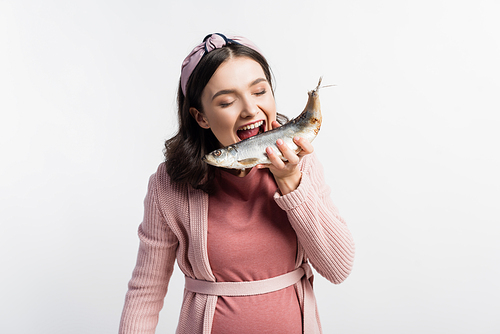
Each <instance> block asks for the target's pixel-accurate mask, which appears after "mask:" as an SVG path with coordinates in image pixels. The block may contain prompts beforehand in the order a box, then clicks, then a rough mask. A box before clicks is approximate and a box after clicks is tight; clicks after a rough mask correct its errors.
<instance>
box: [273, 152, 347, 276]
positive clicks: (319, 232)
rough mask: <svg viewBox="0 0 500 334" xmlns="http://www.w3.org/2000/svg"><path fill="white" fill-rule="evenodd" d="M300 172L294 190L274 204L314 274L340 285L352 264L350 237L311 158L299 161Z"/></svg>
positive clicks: (318, 164) (318, 169) (318, 166)
mask: <svg viewBox="0 0 500 334" xmlns="http://www.w3.org/2000/svg"><path fill="white" fill-rule="evenodd" d="M301 170H302V179H301V181H300V184H299V186H298V187H297V189H296V190H294V191H292V192H291V193H288V194H286V195H284V196H280V195H279V194H275V196H274V198H275V201H276V203H277V204H278V205H279V206H280V208H281V209H283V210H285V211H286V213H287V215H288V220H289V221H290V224H291V225H292V227H293V229H294V230H295V233H296V234H297V238H298V239H299V242H300V244H301V245H302V247H303V248H304V250H305V253H306V256H307V258H309V260H310V261H311V264H312V265H313V267H314V268H315V269H316V271H317V272H318V273H319V274H320V275H322V276H323V277H325V278H326V279H328V280H329V281H331V282H333V283H335V284H338V283H341V282H342V281H344V280H345V279H346V278H347V276H349V274H350V272H351V269H352V264H353V261H354V241H353V238H352V235H351V233H350V231H349V229H348V228H347V225H346V223H345V221H344V220H343V219H342V217H341V216H340V215H339V211H338V209H337V207H336V206H335V205H334V204H333V202H332V201H331V199H330V188H329V187H328V186H327V185H326V183H325V180H324V176H323V167H322V166H321V164H320V162H319V161H318V159H317V158H316V155H315V154H310V155H307V156H305V157H304V158H303V159H302V166H301Z"/></svg>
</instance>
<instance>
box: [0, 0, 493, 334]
mask: <svg viewBox="0 0 500 334" xmlns="http://www.w3.org/2000/svg"><path fill="white" fill-rule="evenodd" d="M499 17H500V3H499V2H498V1H496V0H491V1H486V0H475V1H452V0H432V1H431V0H423V1H422V0H420V1H396V0H393V1H390V0H381V1H368V0H365V1H356V0H353V1H331V0H321V1H281V2H273V1H270V0H266V1H261V0H255V1H245V2H238V1H234V0H228V1H218V0H214V1H186V0H183V1H96V0H90V1H62V0H61V1H52V0H46V1H22V0H21V1H14V0H12V1H9V0H0V110H1V119H0V159H1V163H0V222H1V230H0V254H1V255H0V256H1V259H0V268H1V275H0V319H1V320H0V332H1V333H9V334H11V333H23V334H25V333H47V334H49V333H50V334H53V333H73V334H79V333H116V332H117V329H118V323H119V319H120V314H121V309H122V306H123V301H124V296H125V293H126V290H127V282H128V280H129V279H130V276H131V273H132V270H133V267H134V264H135V257H136V252H137V247H138V238H137V234H136V231H137V226H138V224H139V223H140V222H141V220H142V213H143V207H142V202H143V199H144V196H145V194H146V187H147V181H148V178H149V176H150V174H152V173H153V172H154V171H155V170H156V167H157V166H158V164H159V163H161V162H162V159H163V155H162V148H163V141H164V140H165V139H166V138H169V137H170V136H171V135H172V134H173V131H174V129H175V122H176V118H175V93H176V87H177V83H178V79H179V74H180V64H181V62H182V60H183V58H184V57H185V56H186V55H187V54H188V53H189V51H190V50H191V49H192V47H194V46H195V45H196V44H198V43H199V42H200V41H201V39H202V38H203V37H204V36H205V35H206V34H208V33H211V32H223V33H227V34H238V35H242V36H246V37H247V38H249V39H251V40H252V41H254V42H255V43H256V44H257V45H258V46H259V47H260V48H261V49H262V50H263V52H264V54H265V55H266V56H267V58H268V60H269V62H270V64H271V65H272V67H273V70H274V74H275V77H276V82H277V85H276V100H277V104H278V109H279V111H281V112H282V113H285V114H287V115H288V116H291V117H294V116H296V115H297V114H298V113H299V112H300V111H301V110H302V108H303V107H304V105H305V102H306V99H307V94H306V92H307V90H309V89H312V88H314V87H315V85H316V83H317V80H318V78H319V76H321V75H323V76H324V83H325V84H335V85H336V86H335V87H333V88H326V89H324V90H323V91H322V92H321V98H322V106H323V119H324V122H323V128H322V131H321V133H320V134H319V136H318V138H317V139H316V141H315V143H314V145H315V148H316V151H317V153H318V155H319V158H320V160H321V161H322V163H323V165H324V166H325V169H326V177H327V181H328V184H329V185H330V186H331V188H332V195H331V196H332V198H333V200H334V202H335V203H336V204H337V206H338V207H339V208H340V210H341V214H342V215H343V217H344V218H345V219H346V221H347V222H348V224H349V227H350V229H351V230H352V232H353V234H354V237H355V241H356V246H357V253H356V260H355V267H354V270H353V272H352V274H351V276H350V277H349V278H348V279H347V281H345V282H344V283H343V284H341V285H338V286H335V285H333V284H331V283H329V282H328V281H326V280H325V279H324V278H322V277H320V276H319V275H317V277H316V281H315V282H316V284H315V290H316V295H317V299H318V304H319V311H320V315H321V317H322V323H323V327H324V331H325V333H342V334H344V333H395V334H396V333H499V332H500V320H499V319H500V318H499V317H498V314H499V313H500V312H499V311H500V305H499V304H500V302H499V300H500V284H499V281H500V266H499V263H500V245H499V244H500V243H499V237H500V233H499V231H500V229H499V226H498V225H499V223H500V218H499V217H500V215H499V213H498V208H499V205H498V203H499V201H500V178H499V171H500V157H499V151H500V150H499V145H498V143H499V142H500V135H499V131H498V128H499V127H500V102H499V91H500V79H499V78H500V65H499V60H500V42H499V41H500V38H499V35H498V31H500V23H499V22H500V21H499ZM182 289H183V277H182V275H181V274H180V272H179V271H178V270H177V269H176V272H175V274H174V277H173V279H172V283H171V286H170V291H169V293H168V294H167V298H166V301H165V306H164V309H163V311H162V312H161V314H160V322H159V325H158V330H157V332H158V333H173V332H174V329H175V327H176V324H177V317H178V313H179V306H180V303H181V296H182Z"/></svg>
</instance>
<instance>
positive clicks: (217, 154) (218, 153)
mask: <svg viewBox="0 0 500 334" xmlns="http://www.w3.org/2000/svg"><path fill="white" fill-rule="evenodd" d="M221 154H222V152H221V151H220V150H217V151H215V152H214V155H215V156H216V157H220V155H221Z"/></svg>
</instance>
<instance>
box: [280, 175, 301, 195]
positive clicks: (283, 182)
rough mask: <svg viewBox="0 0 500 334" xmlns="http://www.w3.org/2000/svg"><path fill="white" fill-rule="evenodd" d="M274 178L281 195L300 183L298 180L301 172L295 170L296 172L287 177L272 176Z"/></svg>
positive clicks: (295, 187)
mask: <svg viewBox="0 0 500 334" xmlns="http://www.w3.org/2000/svg"><path fill="white" fill-rule="evenodd" d="M274 179H275V180H276V184H277V185H278V189H279V190H280V193H281V195H286V194H288V193H291V192H292V191H294V190H295V189H297V187H298V186H299V184H300V180H301V179H302V172H300V171H297V173H294V174H292V175H289V176H287V177H282V178H278V177H274Z"/></svg>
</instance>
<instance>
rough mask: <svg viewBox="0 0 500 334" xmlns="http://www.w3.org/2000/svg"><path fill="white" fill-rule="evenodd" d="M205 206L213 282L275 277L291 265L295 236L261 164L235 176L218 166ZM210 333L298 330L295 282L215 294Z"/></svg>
mask: <svg viewBox="0 0 500 334" xmlns="http://www.w3.org/2000/svg"><path fill="white" fill-rule="evenodd" d="M217 181H218V188H217V192H216V193H215V194H214V195H212V196H210V198H209V206H208V239H207V241H208V244H207V246H208V258H209V261H210V266H211V268H212V271H213V273H214V275H215V277H216V279H217V281H218V282H242V281H254V280H262V279H266V278H271V277H275V276H279V275H282V274H285V273H287V272H290V271H292V270H294V269H295V262H296V256H297V236H296V234H295V231H294V230H293V228H292V227H291V225H290V223H289V221H288V218H287V214H286V212H285V211H283V210H282V209H281V208H279V207H278V205H277V204H276V202H275V201H274V200H273V195H274V194H275V192H276V189H277V186H276V183H275V182H274V178H273V176H272V175H271V174H270V173H269V171H268V170H267V169H262V170H258V169H256V168H253V169H252V170H251V171H250V173H249V174H248V175H247V176H245V177H243V178H241V177H237V176H234V175H232V174H230V173H228V172H225V171H221V172H220V173H218V175H217ZM212 333H213V334H226V333H241V334H245V333H287V334H294V333H297V334H299V333H302V316H301V310H300V304H299V300H298V296H297V293H296V291H295V287H294V286H293V285H292V286H289V287H288V288H285V289H282V290H278V291H275V292H271V293H267V294H262V295H255V296H244V297H219V298H218V300H217V305H216V309H215V314H214V319H213V326H212Z"/></svg>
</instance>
